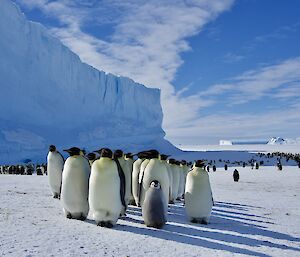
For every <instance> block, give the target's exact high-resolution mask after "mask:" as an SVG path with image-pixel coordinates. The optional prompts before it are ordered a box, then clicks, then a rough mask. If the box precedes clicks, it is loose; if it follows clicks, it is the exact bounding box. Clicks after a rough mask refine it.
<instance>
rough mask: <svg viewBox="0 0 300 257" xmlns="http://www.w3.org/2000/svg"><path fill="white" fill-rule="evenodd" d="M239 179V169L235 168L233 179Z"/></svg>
mask: <svg viewBox="0 0 300 257" xmlns="http://www.w3.org/2000/svg"><path fill="white" fill-rule="evenodd" d="M239 179H240V174H239V172H238V170H237V169H235V170H234V171H233V180H234V181H235V182H238V181H239Z"/></svg>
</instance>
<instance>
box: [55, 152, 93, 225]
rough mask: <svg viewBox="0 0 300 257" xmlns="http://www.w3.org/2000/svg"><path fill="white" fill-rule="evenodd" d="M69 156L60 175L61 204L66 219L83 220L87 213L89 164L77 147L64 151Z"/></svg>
mask: <svg viewBox="0 0 300 257" xmlns="http://www.w3.org/2000/svg"><path fill="white" fill-rule="evenodd" d="M64 151H65V152H67V153H69V154H70V157H68V159H67V160H66V162H65V165H64V169H63V175H62V190H61V202H62V206H63V209H64V213H65V216H66V217H67V218H68V219H72V218H74V219H80V220H85V219H86V217H87V215H88V212H89V203H88V193H89V177H90V172H91V168H90V164H89V162H88V160H87V159H86V158H85V157H84V156H83V155H82V151H81V150H80V149H79V148H77V147H72V148H70V149H66V150H64Z"/></svg>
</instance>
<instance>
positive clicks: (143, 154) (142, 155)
mask: <svg viewBox="0 0 300 257" xmlns="http://www.w3.org/2000/svg"><path fill="white" fill-rule="evenodd" d="M136 155H137V157H138V158H139V159H147V156H148V154H147V151H142V152H139V153H137V154H136Z"/></svg>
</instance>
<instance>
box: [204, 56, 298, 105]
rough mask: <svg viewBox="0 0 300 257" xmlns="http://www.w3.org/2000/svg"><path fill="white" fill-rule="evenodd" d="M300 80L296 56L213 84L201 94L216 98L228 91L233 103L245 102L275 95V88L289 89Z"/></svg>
mask: <svg viewBox="0 0 300 257" xmlns="http://www.w3.org/2000/svg"><path fill="white" fill-rule="evenodd" d="M299 80H300V57H296V58H292V59H288V60H285V61H282V62H281V63H278V64H275V65H270V66H266V67H263V68H259V69H257V70H250V71H247V72H244V73H243V74H241V75H240V76H237V77H235V78H233V79H232V81H231V82H230V83H224V84H217V85H213V86H211V87H210V88H209V89H208V90H206V91H203V92H202V93H200V94H199V95H200V96H205V97H208V98H214V97H217V96H218V95H221V94H222V95H224V93H226V94H227V95H228V96H227V98H228V99H227V100H229V102H230V103H231V104H243V103H247V102H250V101H253V100H259V99H261V98H263V97H274V90H276V89H279V88H281V87H285V90H287V87H288V86H289V85H291V83H294V82H297V81H299ZM297 85H299V84H297ZM297 85H294V86H293V87H295V86H296V87H297ZM286 96H287V95H286Z"/></svg>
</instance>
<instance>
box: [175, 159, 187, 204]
mask: <svg viewBox="0 0 300 257" xmlns="http://www.w3.org/2000/svg"><path fill="white" fill-rule="evenodd" d="M185 165H186V161H184V160H183V161H181V162H178V167H179V169H178V170H179V187H178V194H177V200H181V198H182V197H183V195H184V188H185V174H186V169H185Z"/></svg>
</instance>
